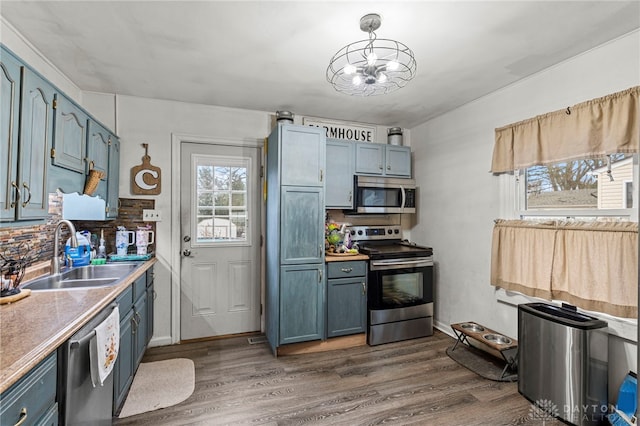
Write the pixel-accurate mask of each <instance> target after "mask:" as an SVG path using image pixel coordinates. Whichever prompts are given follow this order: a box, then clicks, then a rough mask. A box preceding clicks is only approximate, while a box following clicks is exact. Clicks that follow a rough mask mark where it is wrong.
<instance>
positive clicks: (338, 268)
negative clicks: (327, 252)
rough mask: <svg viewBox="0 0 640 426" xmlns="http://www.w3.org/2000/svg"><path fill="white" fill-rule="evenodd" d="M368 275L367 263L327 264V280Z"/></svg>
mask: <svg viewBox="0 0 640 426" xmlns="http://www.w3.org/2000/svg"><path fill="white" fill-rule="evenodd" d="M366 273H367V262H363V261H361V260H359V261H352V262H331V263H328V264H327V278H348V277H360V276H364V275H366Z"/></svg>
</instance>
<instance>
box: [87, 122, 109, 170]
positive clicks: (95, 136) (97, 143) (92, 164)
mask: <svg viewBox="0 0 640 426" xmlns="http://www.w3.org/2000/svg"><path fill="white" fill-rule="evenodd" d="M88 123H89V124H88V130H89V138H88V140H87V152H88V158H89V170H91V169H96V170H100V171H102V172H104V174H105V175H104V177H103V178H102V180H103V181H106V180H107V172H108V171H109V170H108V167H109V136H111V133H110V132H109V131H108V130H107V129H105V128H104V127H102V126H101V125H100V124H98V123H97V122H96V121H94V120H92V119H89V121H88Z"/></svg>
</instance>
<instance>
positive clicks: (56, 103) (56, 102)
mask: <svg viewBox="0 0 640 426" xmlns="http://www.w3.org/2000/svg"><path fill="white" fill-rule="evenodd" d="M51 105H52V107H53V109H58V100H57V99H54V100H53V102H52V103H51Z"/></svg>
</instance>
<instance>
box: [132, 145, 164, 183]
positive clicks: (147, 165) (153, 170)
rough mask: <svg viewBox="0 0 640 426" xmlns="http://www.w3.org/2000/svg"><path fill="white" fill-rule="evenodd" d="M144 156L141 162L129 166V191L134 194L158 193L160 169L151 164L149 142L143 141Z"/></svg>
mask: <svg viewBox="0 0 640 426" xmlns="http://www.w3.org/2000/svg"><path fill="white" fill-rule="evenodd" d="M142 146H143V147H144V157H142V164H140V165H139V166H134V167H132V168H131V193H132V194H134V195H158V194H160V190H161V186H160V183H161V182H160V177H161V170H160V168H159V167H156V166H153V165H152V164H151V157H149V153H148V151H149V144H147V143H143V144H142Z"/></svg>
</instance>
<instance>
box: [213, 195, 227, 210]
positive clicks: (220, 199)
mask: <svg viewBox="0 0 640 426" xmlns="http://www.w3.org/2000/svg"><path fill="white" fill-rule="evenodd" d="M215 200H216V207H218V206H222V207H228V206H229V193H228V192H216V193H215Z"/></svg>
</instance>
